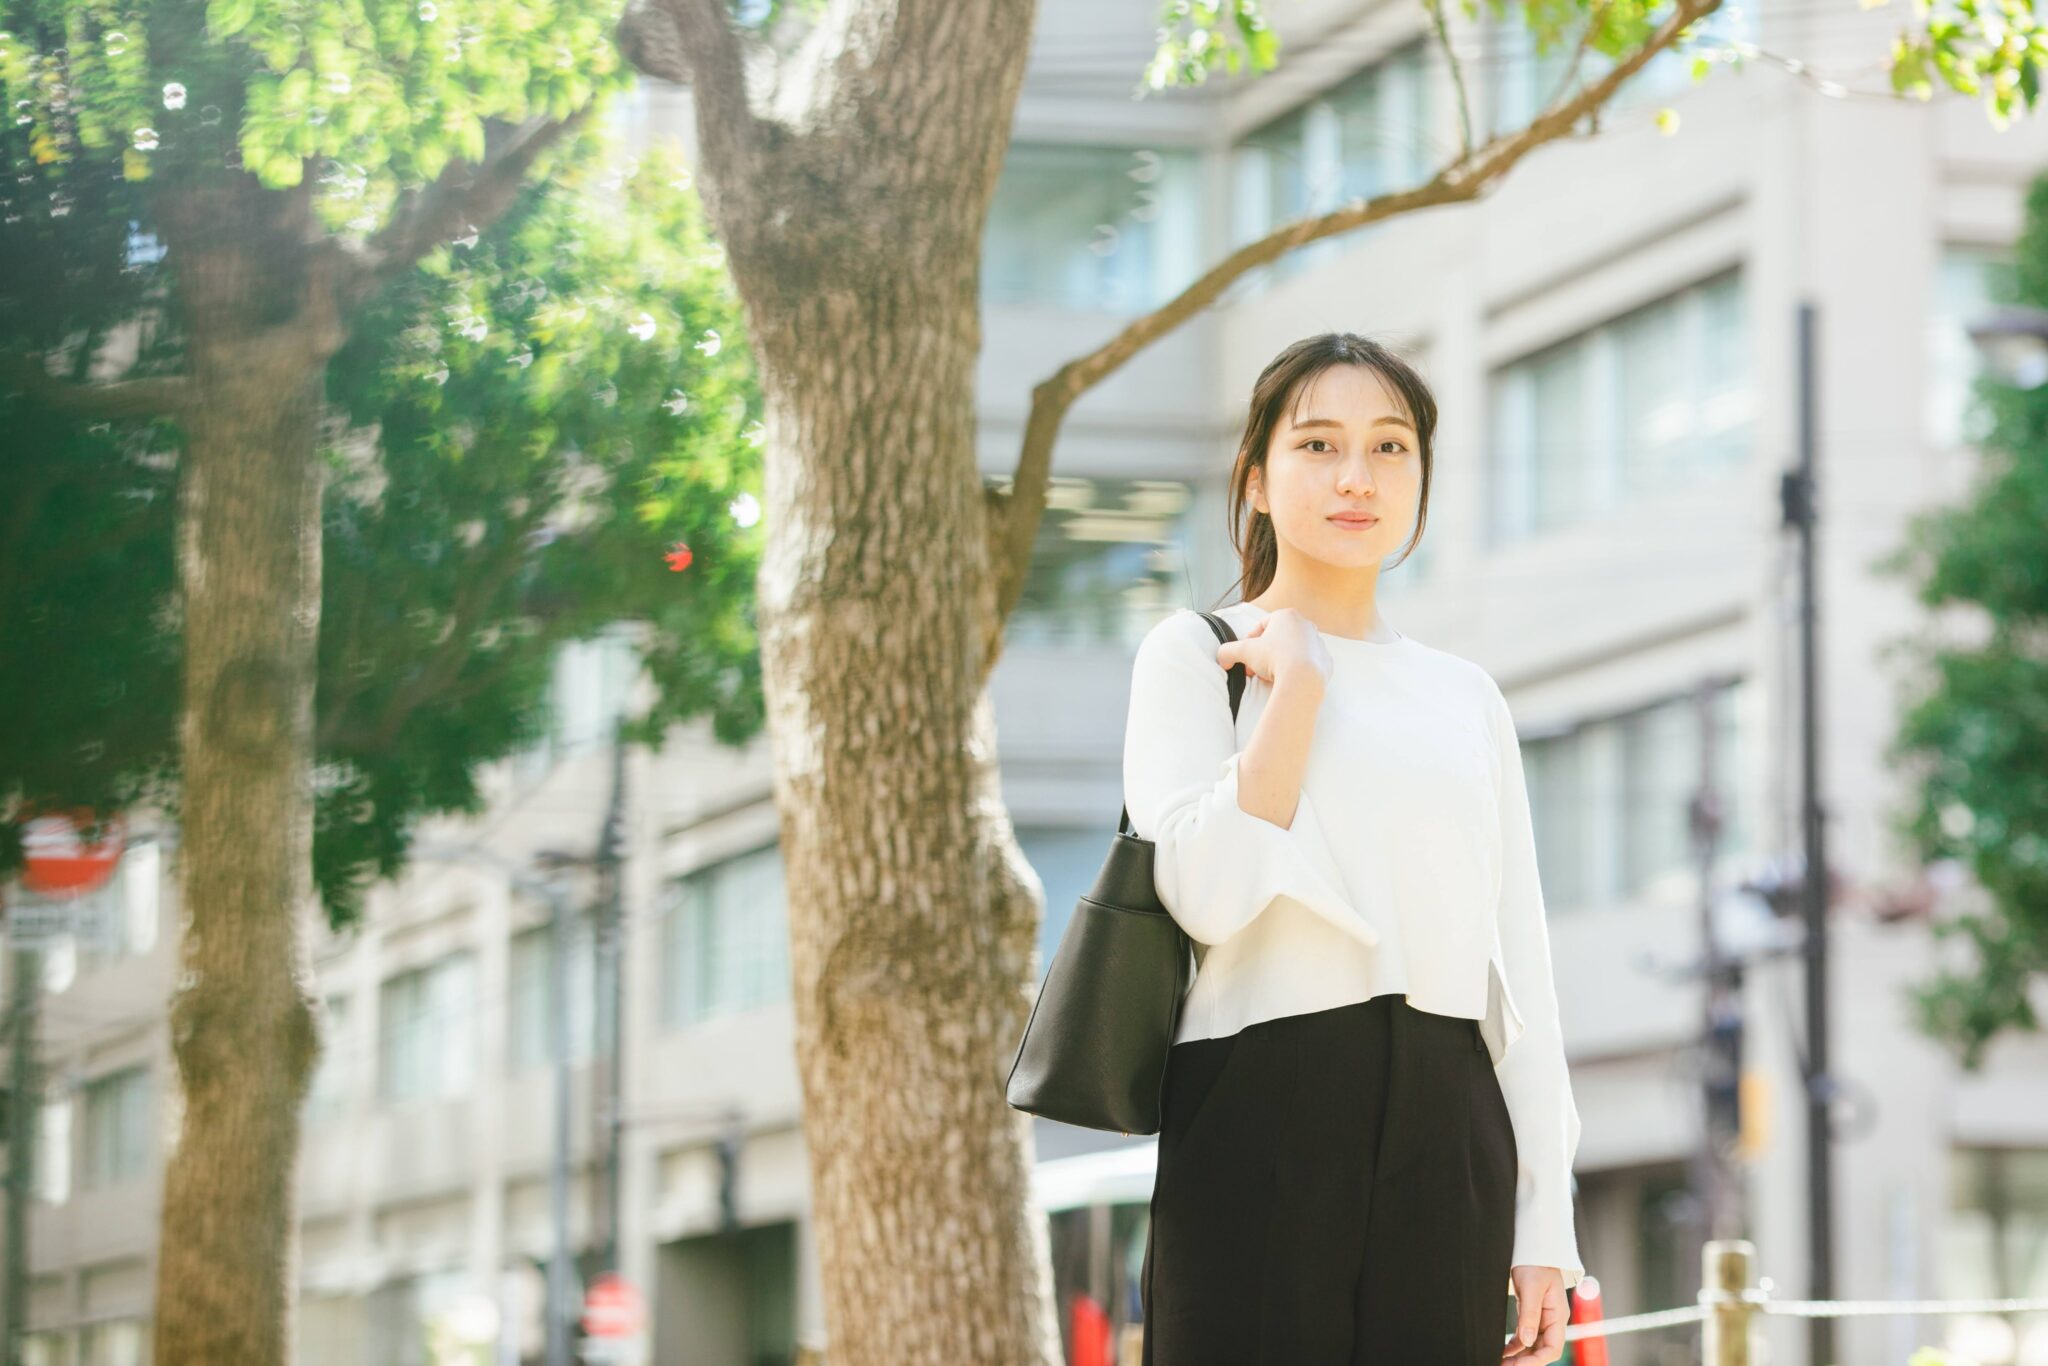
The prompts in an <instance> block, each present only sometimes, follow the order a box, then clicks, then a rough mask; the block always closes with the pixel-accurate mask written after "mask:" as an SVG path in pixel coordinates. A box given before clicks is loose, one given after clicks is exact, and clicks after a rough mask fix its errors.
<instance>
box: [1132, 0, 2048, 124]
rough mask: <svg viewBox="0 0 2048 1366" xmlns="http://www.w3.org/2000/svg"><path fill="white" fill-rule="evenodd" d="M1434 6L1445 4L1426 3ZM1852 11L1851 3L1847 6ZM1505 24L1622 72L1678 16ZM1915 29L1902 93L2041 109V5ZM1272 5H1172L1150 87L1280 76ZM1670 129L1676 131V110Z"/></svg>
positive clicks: (1899, 54)
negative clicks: (1223, 77)
mask: <svg viewBox="0 0 2048 1366" xmlns="http://www.w3.org/2000/svg"><path fill="white" fill-rule="evenodd" d="M1426 2H1427V3H1431V4H1434V3H1436V2H1437V0H1426ZM1860 2H1861V8H1863V9H1877V8H1883V7H1884V6H1885V5H1887V4H1889V3H1890V0H1860ZM1844 4H1845V7H1846V5H1847V0H1844ZM1484 6H1485V9H1486V11H1487V13H1488V15H1489V16H1490V17H1491V18H1492V19H1494V20H1504V19H1508V18H1509V17H1510V16H1514V17H1515V18H1517V19H1518V20H1519V22H1521V23H1524V24H1526V25H1527V26H1528V29H1529V32H1530V34H1531V35H1532V37H1533V39H1534V42H1535V48H1536V51H1537V52H1538V53H1539V54H1547V53H1551V52H1554V51H1557V50H1558V49H1559V48H1562V47H1567V46H1575V45H1577V44H1578V42H1579V41H1580V38H1581V36H1582V35H1583V36H1584V38H1585V43H1586V49H1587V51H1588V52H1590V53H1593V54H1596V56H1597V57H1598V58H1602V59H1605V60H1606V64H1607V66H1608V67H1612V66H1613V65H1614V64H1615V63H1616V62H1618V61H1620V60H1621V59H1622V58H1625V57H1627V56H1628V55H1629V54H1630V53H1633V52H1635V51H1636V50H1638V49H1639V48H1641V47H1642V46H1643V44H1644V43H1645V42H1646V41H1647V40H1648V39H1649V37H1650V35H1651V34H1652V33H1653V32H1655V30H1656V29H1657V27H1658V25H1660V24H1661V23H1663V22H1664V20H1665V19H1666V18H1667V17H1668V15H1669V13H1670V8H1669V6H1667V5H1662V4H1656V3H1646V0H1526V3H1523V4H1514V3H1511V2H1510V0H1484ZM1912 6H1913V17H1912V21H1911V22H1910V23H1909V24H1907V25H1906V26H1905V27H1902V28H1901V29H1900V31H1899V32H1898V34H1897V35H1896V36H1895V37H1894V39H1893V42H1892V50H1891V61H1890V66H1889V68H1888V73H1889V79H1890V83H1891V88H1892V90H1893V92H1894V93H1896V94H1898V95H1902V96H1906V97H1909V98H1912V99H1917V100H1928V99H1932V98H1933V95H1934V87H1935V82H1936V81H1940V82H1941V83H1942V84H1944V85H1946V86H1948V87H1949V88H1950V89H1951V90H1954V91H1956V92H1958V93H1960V94H1965V95H1979V94H1981V95H1982V96H1983V97H1984V105H1985V111H1986V113H1987V115H1988V116H1989V117H1990V119H1991V122H1992V124H1993V125H1994V126H1996V127H1999V128H2004V127H2005V126H2007V124H2008V123H2010V121H2011V119H2012V117H2013V115H2014V114H2016V113H2018V112H2020V108H2021V106H2022V105H2024V106H2025V108H2026V109H2028V110H2032V109H2033V108H2034V105H2035V102H2036V100H2038V99H2039V97H2040V93H2041V69H2042V65H2043V63H2044V62H2048V32H2044V31H2043V30H2042V28H2041V26H2040V24H2039V23H2038V22H2037V20H2036V17H2035V14H2034V7H2033V4H2032V3H2031V0H1997V3H1984V2H1983V0H1953V3H1948V4H1942V5H1936V4H1934V3H1933V0H1912ZM1480 7H1481V0H1458V10H1459V12H1460V13H1461V14H1462V15H1463V16H1464V18H1465V20H1466V21H1467V22H1468V23H1470V22H1472V21H1475V20H1477V19H1478V18H1479V14H1480ZM1266 10H1267V6H1266V4H1265V3H1264V0H1164V3H1163V4H1162V6H1161V9H1160V20H1159V28H1158V32H1157V35H1156V36H1157V42H1158V46H1157V49H1156V50H1155V52H1154V54H1153V57H1152V60H1151V62H1150V63H1149V64H1148V65H1147V66H1146V69H1145V76H1144V81H1143V86H1142V88H1150V89H1153V90H1162V89H1166V88H1168V87H1170V86H1191V85H1200V84H1202V83H1203V82H1204V81H1206V80H1207V79H1208V78H1209V76H1210V74H1211V73H1213V72H1215V71H1217V70H1219V69H1220V70H1222V71H1225V72H1228V73H1229V74H1231V75H1236V74H1238V73H1239V72H1241V71H1247V70H1249V71H1253V72H1262V71H1270V70H1272V69H1273V67H1274V65H1275V63H1276V62H1277V61H1278V59H1279V54H1280V43H1279V40H1278V38H1276V37H1275V36H1274V34H1273V32H1272V30H1271V28H1270V27H1269V26H1268V24H1267V20H1266ZM1671 50H1672V51H1674V52H1690V53H1692V54H1693V61H1692V63H1691V65H1690V72H1691V75H1692V78H1693V80H1695V81H1702V80H1705V79H1706V78H1707V75H1708V73H1709V72H1710V71H1711V70H1712V69H1713V64H1714V62H1716V61H1726V62H1728V63H1730V64H1731V65H1733V66H1735V67H1736V68H1738V69H1739V68H1740V67H1741V66H1742V65H1743V63H1744V62H1745V61H1746V60H1748V59H1751V58H1754V57H1755V56H1756V55H1757V49H1756V48H1755V46H1754V45H1752V44H1747V43H1739V44H1725V43H1718V42H1712V41H1707V40H1705V39H1703V38H1702V36H1701V35H1700V33H1699V32H1698V29H1697V21H1696V22H1695V25H1694V26H1692V27H1689V28H1688V29H1687V30H1686V31H1684V32H1683V33H1681V34H1680V35H1679V37H1678V39H1677V41H1676V42H1675V43H1674V44H1673V45H1672V48H1671ZM1600 71H1601V68H1600V66H1599V64H1598V62H1597V61H1596V62H1589V63H1587V69H1586V73H1585V76H1586V78H1587V79H1591V78H1594V77H1597V76H1598V75H1599V74H1600ZM1661 122H1665V123H1669V124H1671V126H1675V121H1673V120H1672V118H1671V111H1669V110H1666V111H1665V117H1664V119H1663V120H1661Z"/></svg>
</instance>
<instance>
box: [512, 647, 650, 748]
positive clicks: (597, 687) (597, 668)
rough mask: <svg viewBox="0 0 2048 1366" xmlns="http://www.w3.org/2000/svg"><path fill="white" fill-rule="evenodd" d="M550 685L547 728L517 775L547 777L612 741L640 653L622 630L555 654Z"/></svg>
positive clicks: (562, 648) (631, 686)
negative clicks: (571, 758) (575, 756)
mask: <svg viewBox="0 0 2048 1366" xmlns="http://www.w3.org/2000/svg"><path fill="white" fill-rule="evenodd" d="M552 667H553V677H552V679H551V681H550V683H549V685H548V698H547V712H548V722H547V729H546V731H545V733H544V734H542V735H541V736H540V737H539V738H538V739H537V740H536V741H535V742H534V744H533V746H532V748H530V749H529V750H527V751H526V752H525V753H524V754H523V755H521V756H520V758H519V760H518V761H517V769H518V773H519V776H520V777H522V778H525V779H531V778H533V777H536V776H538V775H540V774H543V773H545V772H547V770H548V769H550V768H552V767H553V766H554V765H555V764H556V763H557V762H558V761H559V760H561V759H562V758H563V756H564V755H566V754H569V753H571V752H577V751H590V750H593V749H595V748H597V747H598V746H600V745H604V744H607V743H609V742H610V740H611V734H612V719H613V718H614V717H616V716H618V715H619V714H620V713H621V712H622V711H623V710H624V709H625V707H626V705H627V702H628V700H629V698H630V697H631V694H632V689H633V684H634V681H635V679H636V678H637V676H638V673H639V668H640V664H639V651H638V649H637V647H636V646H635V644H634V641H633V637H632V636H631V635H630V634H629V633H628V631H627V629H626V628H625V627H624V626H621V627H618V628H615V629H613V630H610V631H606V632H603V633H601V634H599V635H596V636H593V637H591V638H590V639H588V640H568V641H563V642H562V644H561V645H560V646H559V647H557V649H556V650H555V655H554V660H553V665H552Z"/></svg>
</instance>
